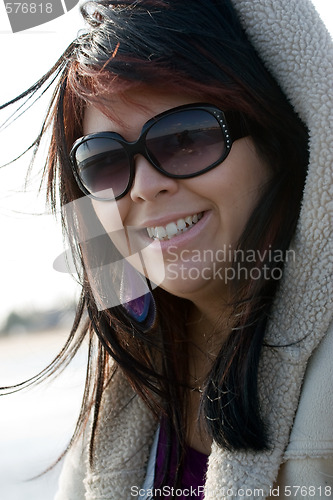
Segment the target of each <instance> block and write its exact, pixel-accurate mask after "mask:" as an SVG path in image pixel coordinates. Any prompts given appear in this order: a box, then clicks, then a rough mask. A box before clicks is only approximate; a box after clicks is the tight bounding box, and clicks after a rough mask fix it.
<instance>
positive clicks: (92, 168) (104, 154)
mask: <svg viewBox="0 0 333 500" xmlns="http://www.w3.org/2000/svg"><path fill="white" fill-rule="evenodd" d="M231 118H232V117H231ZM232 121H233V120H232V119H231V122H232ZM229 127H230V125H229ZM229 127H228V125H227V121H226V113H223V112H222V111H221V110H220V109H219V108H217V107H215V106H213V105H210V104H189V105H187V104H186V105H184V106H178V107H176V108H173V109H170V110H168V111H165V112H163V113H161V114H159V115H157V116H155V117H154V118H151V119H150V120H149V121H147V122H146V123H145V125H144V126H143V128H142V130H141V134H140V136H139V138H138V139H137V140H136V141H134V142H128V141H126V140H125V139H124V138H123V137H122V136H121V135H119V134H117V133H115V132H98V133H95V134H89V135H86V136H84V137H81V138H80V139H78V140H77V141H76V142H75V143H74V145H73V147H72V149H71V151H70V160H71V164H72V168H73V173H74V176H75V178H76V181H77V183H78V186H79V187H80V189H81V190H82V192H83V193H84V194H86V195H88V196H90V197H92V198H95V199H98V200H105V201H106V200H119V199H120V198H122V197H123V196H125V195H126V194H127V193H128V192H129V190H130V189H131V187H132V185H133V181H134V176H135V156H136V155H138V154H141V155H142V156H144V157H145V158H146V159H147V160H148V161H149V163H150V164H151V165H152V166H153V167H154V168H156V170H158V171H159V172H160V173H162V174H163V175H166V176H167V177H172V178H175V179H188V178H191V177H196V176H198V175H201V174H203V173H205V172H207V171H208V170H211V169H212V168H214V167H216V166H217V165H219V164H220V163H222V162H223V160H225V159H226V157H227V156H228V154H229V152H230V150H231V146H232V142H233V140H236V139H239V138H240V137H243V136H244V135H246V134H245V133H242V132H241V131H240V130H237V128H238V127H237V126H235V125H234V126H233V127H232V128H233V130H232V135H233V136H232V137H231V131H230V130H229Z"/></svg>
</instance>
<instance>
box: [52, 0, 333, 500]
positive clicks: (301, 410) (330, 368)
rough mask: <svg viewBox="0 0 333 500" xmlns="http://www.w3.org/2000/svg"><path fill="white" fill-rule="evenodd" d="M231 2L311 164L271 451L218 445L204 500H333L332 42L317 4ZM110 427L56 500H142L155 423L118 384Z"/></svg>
mask: <svg viewBox="0 0 333 500" xmlns="http://www.w3.org/2000/svg"><path fill="white" fill-rule="evenodd" d="M233 3H234V6H235V8H236V9H237V11H238V13H239V15H240V18H241V21H242V23H243V25H244V27H245V29H246V31H247V33H248V36H249V37H250V39H251V41H252V43H253V44H254V46H255V47H256V49H257V50H258V52H259V54H260V55H261V57H262V59H263V60H264V61H265V62H266V64H267V66H268V68H269V69H270V71H271V72H272V74H273V75H274V76H275V78H276V79H277V81H278V82H279V83H280V85H281V87H282V89H283V90H284V92H285V94H286V95H287V96H288V97H289V99H290V101H291V103H292V104H293V106H294V108H295V110H296V112H297V113H298V114H299V116H300V117H301V118H302V120H303V121H304V122H305V123H306V124H307V126H308V129H309V136H310V143H309V146H310V165H309V174H308V178H307V182H306V186H305V191H304V199H303V205H302V210H301V215H300V220H299V224H298V229H297V232H296V235H295V238H294V241H293V243H292V249H293V250H294V251H295V256H296V258H295V259H294V261H292V262H288V263H287V264H286V267H285V273H284V278H283V283H282V286H281V288H280V290H279V293H278V296H277V298H276V301H275V307H274V310H273V315H272V318H271V321H270V324H269V327H268V331H267V334H266V343H268V344H270V343H271V344H279V345H284V346H286V347H282V348H281V347H280V348H278V349H275V350H274V349H271V348H270V349H268V348H264V350H263V354H262V358H261V365H260V374H259V377H260V378H259V387H260V397H261V402H262V407H263V412H264V415H263V416H264V418H265V419H267V420H268V422H269V426H270V427H269V428H270V439H271V443H272V448H271V449H270V450H269V451H265V452H256V453H254V452H250V451H249V452H228V451H226V450H222V449H220V448H218V446H216V445H215V444H213V446H212V452H211V455H210V457H209V462H208V471H207V478H206V484H205V497H204V498H205V500H226V499H231V498H232V499H235V498H236V499H238V498H239V499H240V498H247V499H258V498H270V497H272V498H289V497H290V498H299V499H304V498H316V499H319V498H333V327H332V324H331V326H330V322H331V321H332V297H333V292H332V281H333V280H332V277H333V272H332V268H333V252H332V228H333V221H332V212H333V210H332V209H333V207H332V204H333V201H332V199H333V196H332V194H333V189H332V172H333V167H332V166H333V90H332V89H333V43H332V41H331V38H330V35H329V34H328V32H327V30H326V28H325V27H324V25H323V23H322V21H321V20H320V18H319V16H318V14H317V13H316V11H315V9H314V7H313V5H312V3H311V1H310V0H233ZM189 8H190V6H189ZM120 410H121V411H120ZM102 422H103V424H102V432H100V435H99V437H98V439H97V448H96V468H95V469H94V470H93V471H92V470H90V469H89V467H88V466H87V451H86V449H87V446H86V443H84V441H82V442H81V443H79V444H78V445H77V446H76V447H75V448H74V449H72V451H71V452H70V453H69V454H68V455H67V458H66V460H65V464H64V468H63V472H62V475H61V478H60V487H59V491H58V494H57V496H56V500H130V499H132V498H136V496H135V495H134V494H133V493H135V491H137V489H138V488H139V487H141V486H142V484H143V481H144V477H145V473H146V467H147V460H148V456H149V452H150V448H151V444H152V441H153V437H154V434H155V431H156V423H155V422H154V421H153V418H152V416H151V415H150V413H149V411H148V409H147V408H146V407H145V406H144V405H143V403H142V402H141V400H139V398H138V397H133V393H132V391H131V389H130V388H129V386H128V384H127V382H126V381H125V380H124V379H123V378H122V376H121V375H120V374H118V375H117V377H116V378H115V379H114V380H113V382H112V385H111V387H110V388H109V390H108V392H107V394H106V395H105V398H104V404H103V410H102ZM273 485H274V489H272V487H273ZM133 486H137V489H136V490H135V491H134V490H133V488H132V487H133ZM297 487H303V489H301V488H299V489H298V488H297ZM131 488H132V489H131ZM325 488H326V489H325ZM330 488H331V489H330Z"/></svg>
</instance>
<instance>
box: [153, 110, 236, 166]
mask: <svg viewBox="0 0 333 500" xmlns="http://www.w3.org/2000/svg"><path fill="white" fill-rule="evenodd" d="M146 144H147V147H148V150H149V151H150V152H151V154H152V156H153V157H154V159H155V160H156V161H157V162H158V163H159V166H160V167H161V168H162V169H163V170H165V171H166V172H168V173H170V174H172V175H192V174H195V173H197V172H200V171H201V170H204V169H205V168H208V167H210V166H211V165H213V164H214V163H216V162H218V161H219V160H221V159H222V158H223V157H224V155H225V151H226V147H225V141H224V136H223V133H222V130H221V127H220V125H219V123H218V121H217V119H216V118H215V117H214V116H213V115H212V114H211V113H209V112H208V111H205V110H200V109H197V110H195V109H193V110H183V111H178V112H177V113H173V114H170V115H168V116H165V117H163V118H161V120H159V121H158V122H157V123H156V124H155V125H153V126H152V127H151V129H150V130H149V132H148V134H147V137H146Z"/></svg>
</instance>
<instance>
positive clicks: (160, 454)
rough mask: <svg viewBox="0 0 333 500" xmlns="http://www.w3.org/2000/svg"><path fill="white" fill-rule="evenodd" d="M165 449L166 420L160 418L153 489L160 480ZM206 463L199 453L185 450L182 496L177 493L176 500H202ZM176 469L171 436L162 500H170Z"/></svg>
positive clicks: (174, 444) (206, 459)
mask: <svg viewBox="0 0 333 500" xmlns="http://www.w3.org/2000/svg"><path fill="white" fill-rule="evenodd" d="M166 447H167V435H166V420H165V419H164V418H162V420H161V425H160V434H159V439H158V446H157V454H156V464H155V484H154V487H155V488H157V487H158V483H159V479H160V478H161V475H162V472H163V462H164V459H165V456H166ZM207 461H208V456H207V455H205V454H204V453H201V452H199V451H197V450H194V449H193V448H190V447H189V446H188V447H187V448H186V457H185V462H184V470H183V479H182V483H181V490H182V491H183V494H181V495H179V494H178V493H177V499H179V500H188V499H189V498H196V499H197V500H203V490H204V484H205V475H206V472H207ZM176 468H177V457H176V436H174V435H172V438H171V461H170V467H169V471H168V482H167V484H168V486H170V488H169V490H167V489H165V490H164V492H165V493H166V494H165V495H164V498H171V495H168V493H169V492H171V491H172V490H171V485H172V484H173V480H174V477H175V472H176Z"/></svg>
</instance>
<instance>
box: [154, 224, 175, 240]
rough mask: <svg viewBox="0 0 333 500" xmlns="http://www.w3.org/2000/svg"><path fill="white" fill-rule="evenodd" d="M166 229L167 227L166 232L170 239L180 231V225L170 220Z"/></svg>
mask: <svg viewBox="0 0 333 500" xmlns="http://www.w3.org/2000/svg"><path fill="white" fill-rule="evenodd" d="M165 229H166V232H167V235H168V237H169V239H170V238H172V236H174V235H175V234H177V233H178V227H177V226H176V224H175V223H174V222H170V224H167V226H166V227H165ZM156 236H157V235H156Z"/></svg>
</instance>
